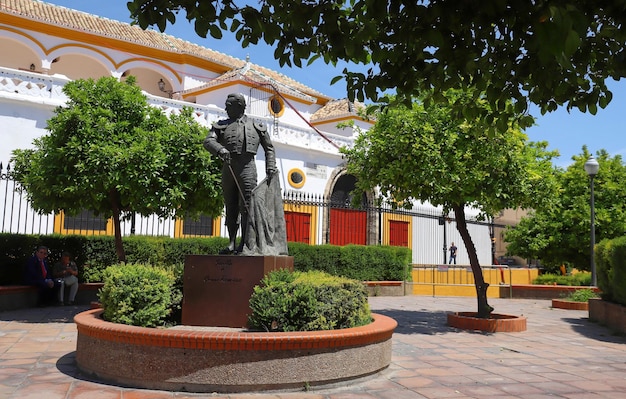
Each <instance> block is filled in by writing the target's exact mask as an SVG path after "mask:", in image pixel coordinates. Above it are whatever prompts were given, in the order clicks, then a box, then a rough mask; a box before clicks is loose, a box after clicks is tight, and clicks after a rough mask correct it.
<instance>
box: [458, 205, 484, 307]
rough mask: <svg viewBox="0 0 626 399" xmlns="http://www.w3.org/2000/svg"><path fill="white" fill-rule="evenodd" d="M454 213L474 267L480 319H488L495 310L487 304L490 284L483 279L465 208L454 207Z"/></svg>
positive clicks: (471, 264)
mask: <svg viewBox="0 0 626 399" xmlns="http://www.w3.org/2000/svg"><path fill="white" fill-rule="evenodd" d="M452 210H453V211H454V217H455V219H456V228H457V230H458V231H459V234H461V238H462V239H463V244H465V249H466V250H467V255H468V256H469V260H470V266H471V267H472V274H473V275H474V284H475V285H476V298H477V299H478V317H482V318H488V317H489V315H490V314H491V312H492V311H493V308H492V307H491V306H489V304H488V303H487V287H489V284H488V283H486V282H485V279H484V278H483V271H482V269H481V268H480V263H479V262H478V254H477V253H476V247H475V246H474V242H473V241H472V237H471V236H470V233H469V231H468V230H467V223H466V221H465V207H464V206H463V205H459V206H456V205H455V206H452Z"/></svg>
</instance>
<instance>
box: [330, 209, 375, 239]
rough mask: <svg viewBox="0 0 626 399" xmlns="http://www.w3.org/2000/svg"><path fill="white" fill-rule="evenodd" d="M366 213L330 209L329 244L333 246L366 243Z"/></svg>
mask: <svg viewBox="0 0 626 399" xmlns="http://www.w3.org/2000/svg"><path fill="white" fill-rule="evenodd" d="M366 237H367V212H366V211H358V210H354V209H336V208H331V209H330V243H331V244H333V245H346V244H357V245H365V244H366V243H367V240H366Z"/></svg>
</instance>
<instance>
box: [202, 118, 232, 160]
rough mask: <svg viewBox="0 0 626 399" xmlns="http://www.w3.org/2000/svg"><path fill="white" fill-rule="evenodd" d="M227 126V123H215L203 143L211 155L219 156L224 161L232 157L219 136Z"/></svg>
mask: <svg viewBox="0 0 626 399" xmlns="http://www.w3.org/2000/svg"><path fill="white" fill-rule="evenodd" d="M225 127H226V126H225V125H221V124H219V123H214V124H213V126H212V127H211V130H209V134H208V135H207V136H206V138H205V139H204V143H203V145H204V148H206V149H207V150H208V151H209V152H210V153H211V155H215V156H218V157H219V158H220V159H221V160H223V161H228V160H229V159H230V152H229V151H228V150H227V149H226V147H224V146H223V145H221V144H220V142H219V137H220V136H221V134H222V131H223V130H224V128H225Z"/></svg>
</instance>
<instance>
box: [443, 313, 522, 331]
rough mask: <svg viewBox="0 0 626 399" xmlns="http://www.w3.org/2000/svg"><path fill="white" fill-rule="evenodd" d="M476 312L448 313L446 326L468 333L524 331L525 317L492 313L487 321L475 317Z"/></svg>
mask: <svg viewBox="0 0 626 399" xmlns="http://www.w3.org/2000/svg"><path fill="white" fill-rule="evenodd" d="M476 314H477V313H476V312H456V313H448V325H449V326H450V327H454V328H459V329H462V330H470V331H484V332H522V331H526V317H523V316H513V315H506V314H498V313H492V314H491V315H490V317H489V318H488V319H483V318H480V317H476Z"/></svg>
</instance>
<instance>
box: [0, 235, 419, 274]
mask: <svg viewBox="0 0 626 399" xmlns="http://www.w3.org/2000/svg"><path fill="white" fill-rule="evenodd" d="M123 242H124V249H125V252H126V261H127V262H129V263H149V264H152V265H176V264H181V263H184V260H185V255H214V254H217V253H218V252H219V250H220V249H222V248H224V247H225V246H226V245H227V244H228V239H227V238H224V237H198V238H170V237H152V236H149V237H148V236H129V237H123ZM38 245H46V246H47V247H48V248H49V249H50V257H49V259H50V262H52V263H54V262H56V261H57V260H58V259H59V258H60V257H61V252H62V251H64V250H69V251H70V252H71V253H72V254H73V255H74V260H75V261H76V264H77V265H78V278H79V280H80V281H81V282H102V281H103V278H104V277H103V272H104V270H105V269H106V268H107V267H109V266H111V265H113V264H116V263H117V262H118V259H117V254H116V252H115V242H114V238H113V237H112V236H81V235H59V234H53V235H20V234H0V284H1V285H10V284H22V283H23V270H24V266H25V264H26V260H27V259H28V258H29V257H30V256H31V255H32V254H33V251H34V250H35V248H36V247H37V246H38ZM288 248H289V254H290V255H291V256H293V257H294V269H295V270H297V271H307V270H321V271H325V272H327V273H329V274H332V275H335V276H343V277H347V278H352V279H356V280H361V281H363V280H373V281H376V280H393V281H402V280H406V281H410V280H411V250H410V249H409V248H404V247H392V246H379V245H368V246H365V245H348V246H345V247H341V246H337V245H307V244H301V243H288Z"/></svg>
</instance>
